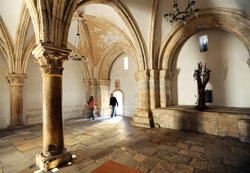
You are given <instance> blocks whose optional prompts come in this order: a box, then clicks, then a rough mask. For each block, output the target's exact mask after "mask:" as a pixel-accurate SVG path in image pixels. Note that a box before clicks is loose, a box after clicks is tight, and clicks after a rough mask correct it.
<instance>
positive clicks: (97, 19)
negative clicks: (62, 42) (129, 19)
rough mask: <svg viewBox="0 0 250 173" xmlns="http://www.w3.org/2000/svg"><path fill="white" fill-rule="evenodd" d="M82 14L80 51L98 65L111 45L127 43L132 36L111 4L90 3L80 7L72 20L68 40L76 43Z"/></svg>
mask: <svg viewBox="0 0 250 173" xmlns="http://www.w3.org/2000/svg"><path fill="white" fill-rule="evenodd" d="M79 15H80V16H81V19H80V20H81V22H82V24H81V26H80V36H81V38H80V40H81V43H80V46H79V47H78V50H79V52H80V53H81V54H82V55H84V56H86V57H87V58H91V59H92V60H93V61H92V63H93V65H94V66H96V65H97V64H98V62H99V60H101V58H102V57H103V56H104V54H105V51H107V49H108V48H109V47H112V45H114V44H118V43H127V42H128V39H130V40H132V36H131V34H130V32H129V29H128V28H127V26H126V24H125V23H124V21H123V20H122V18H121V17H120V16H119V15H118V13H117V12H116V11H115V10H114V9H113V8H112V7H110V6H108V5H103V4H88V5H85V6H82V7H80V8H79V9H78V10H77V12H76V13H75V15H74V18H73V20H72V22H71V26H70V30H69V37H68V40H69V42H70V43H71V44H73V45H74V44H75V43H74V42H75V35H76V33H77V21H76V20H77V19H78V16H79Z"/></svg>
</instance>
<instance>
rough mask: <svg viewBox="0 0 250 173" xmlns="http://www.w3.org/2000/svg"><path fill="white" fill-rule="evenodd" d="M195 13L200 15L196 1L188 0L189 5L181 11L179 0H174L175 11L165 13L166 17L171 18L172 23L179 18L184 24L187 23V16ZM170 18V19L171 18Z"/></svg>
mask: <svg viewBox="0 0 250 173" xmlns="http://www.w3.org/2000/svg"><path fill="white" fill-rule="evenodd" d="M193 12H194V13H195V16H196V17H198V15H199V9H198V8H196V9H195V1H191V2H190V0H188V4H187V7H186V9H185V10H184V11H180V9H179V8H178V2H177V0H174V5H173V12H170V13H166V14H164V17H165V18H166V19H167V20H169V22H170V23H173V22H176V21H178V20H182V21H183V22H184V24H186V20H187V18H188V17H189V16H190V15H191V14H192V13H193ZM169 18H170V19H169Z"/></svg>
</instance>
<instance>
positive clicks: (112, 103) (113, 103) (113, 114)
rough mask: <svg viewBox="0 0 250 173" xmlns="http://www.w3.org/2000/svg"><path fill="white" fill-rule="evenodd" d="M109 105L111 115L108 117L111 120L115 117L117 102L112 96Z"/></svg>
mask: <svg viewBox="0 0 250 173" xmlns="http://www.w3.org/2000/svg"><path fill="white" fill-rule="evenodd" d="M109 105H110V106H112V113H111V116H110V117H111V118H113V116H115V117H116V105H117V107H118V102H117V100H116V98H115V97H114V96H113V94H111V97H110V102H109Z"/></svg>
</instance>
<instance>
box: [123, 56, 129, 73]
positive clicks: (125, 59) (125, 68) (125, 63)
mask: <svg viewBox="0 0 250 173" xmlns="http://www.w3.org/2000/svg"><path fill="white" fill-rule="evenodd" d="M124 70H128V57H127V56H125V57H124Z"/></svg>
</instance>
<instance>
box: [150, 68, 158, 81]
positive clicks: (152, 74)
mask: <svg viewBox="0 0 250 173" xmlns="http://www.w3.org/2000/svg"><path fill="white" fill-rule="evenodd" d="M158 76H159V71H157V70H148V77H149V80H158Z"/></svg>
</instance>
